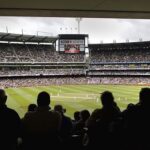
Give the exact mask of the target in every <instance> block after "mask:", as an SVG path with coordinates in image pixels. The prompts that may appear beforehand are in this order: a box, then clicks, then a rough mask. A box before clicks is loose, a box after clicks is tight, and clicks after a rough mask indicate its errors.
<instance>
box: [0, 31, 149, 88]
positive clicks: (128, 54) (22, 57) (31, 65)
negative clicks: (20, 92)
mask: <svg viewBox="0 0 150 150" xmlns="http://www.w3.org/2000/svg"><path fill="white" fill-rule="evenodd" d="M87 50H88V53H89V54H88V57H86V51H87ZM149 76H150V41H145V42H142V41H141V42H132V43H130V42H128V43H108V44H89V43H88V35H86V34H61V35H58V36H55V37H50V36H36V35H22V34H11V33H0V87H17V86H39V85H51V84H149V83H150V79H149Z"/></svg>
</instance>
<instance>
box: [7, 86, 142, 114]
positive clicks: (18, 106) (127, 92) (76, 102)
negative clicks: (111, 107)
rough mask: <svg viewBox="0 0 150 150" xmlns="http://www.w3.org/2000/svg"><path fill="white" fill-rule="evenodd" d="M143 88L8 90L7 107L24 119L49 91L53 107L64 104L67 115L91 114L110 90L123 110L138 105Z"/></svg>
mask: <svg viewBox="0 0 150 150" xmlns="http://www.w3.org/2000/svg"><path fill="white" fill-rule="evenodd" d="M141 88H142V86H130V85H62V86H47V87H44V86H43V87H24V88H7V89H6V92H7V95H8V100H7V105H8V106H9V107H11V108H13V109H15V110H16V111H17V112H18V113H19V115H20V117H23V116H24V114H25V112H26V111H27V106H28V105H29V104H30V103H36V98H37V95H38V93H39V92H41V91H47V92H48V93H50V94H51V101H52V102H51V107H52V109H53V106H54V105H55V104H62V105H63V106H64V108H66V110H67V112H66V114H67V115H69V116H71V117H72V116H73V113H74V111H76V110H79V111H80V110H83V109H88V110H89V111H90V112H91V111H93V110H94V109H95V108H100V107H101V103H100V100H99V97H100V94H99V93H101V92H103V91H105V90H109V91H111V92H112V93H113V95H114V97H115V100H116V102H117V104H118V105H119V107H120V108H121V110H123V109H125V108H126V106H127V104H128V103H137V102H138V95H139V91H140V89H141Z"/></svg>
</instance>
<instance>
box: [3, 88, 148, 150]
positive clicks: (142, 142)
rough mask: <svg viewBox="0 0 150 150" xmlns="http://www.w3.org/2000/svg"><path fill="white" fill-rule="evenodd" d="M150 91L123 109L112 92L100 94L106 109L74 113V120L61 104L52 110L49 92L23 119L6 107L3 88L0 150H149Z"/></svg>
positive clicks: (141, 92) (30, 108)
mask: <svg viewBox="0 0 150 150" xmlns="http://www.w3.org/2000/svg"><path fill="white" fill-rule="evenodd" d="M149 99H150V88H147V87H145V88H142V89H141V90H140V92H139V98H138V103H137V104H132V103H130V104H128V106H127V108H126V109H125V110H123V111H121V110H120V108H119V106H118V105H117V102H116V101H115V99H114V96H113V93H112V92H111V91H107V90H105V91H104V92H103V93H101V95H100V100H101V104H102V107H98V108H96V109H95V110H94V111H93V112H92V113H90V112H89V111H88V110H86V109H84V108H83V110H81V111H78V110H77V111H75V112H74V119H72V118H70V117H69V116H67V115H66V114H65V112H66V111H67V110H66V109H65V108H63V106H62V105H60V104H57V105H55V106H54V109H53V108H51V98H50V95H49V93H47V92H45V91H42V92H40V93H39V94H38V95H37V104H29V107H28V110H27V112H26V114H25V115H24V117H23V118H20V117H19V115H18V114H17V112H16V111H15V110H13V109H11V108H9V107H7V105H6V101H7V94H6V93H5V91H4V90H3V89H0V117H1V124H0V133H1V134H0V139H1V140H0V148H1V149H11V150H46V149H56V150H57V149H66V150H69V149H79V150H93V149H94V150H96V149H102V150H108V149H115V150H120V149H121V150H133V149H136V150H143V149H144V150H149V149H150V143H149V134H150V120H149V118H150V117H149V114H150V101H149Z"/></svg>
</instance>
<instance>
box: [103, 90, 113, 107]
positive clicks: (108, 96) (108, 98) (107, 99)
mask: <svg viewBox="0 0 150 150" xmlns="http://www.w3.org/2000/svg"><path fill="white" fill-rule="evenodd" d="M101 102H102V105H103V106H104V107H107V106H114V97H113V95H112V93H111V92H110V91H104V92H103V93H102V95H101Z"/></svg>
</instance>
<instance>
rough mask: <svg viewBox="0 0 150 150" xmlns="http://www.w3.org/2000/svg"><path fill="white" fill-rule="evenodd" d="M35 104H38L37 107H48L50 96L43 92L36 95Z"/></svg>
mask: <svg viewBox="0 0 150 150" xmlns="http://www.w3.org/2000/svg"><path fill="white" fill-rule="evenodd" d="M37 104H38V106H39V107H43V106H49V104H50V95H49V94H48V93H47V92H45V91H43V92H40V93H39V94H38V97H37Z"/></svg>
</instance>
